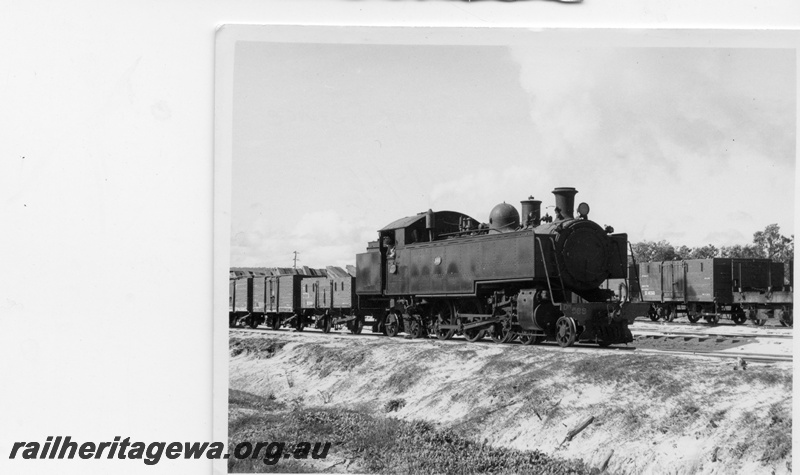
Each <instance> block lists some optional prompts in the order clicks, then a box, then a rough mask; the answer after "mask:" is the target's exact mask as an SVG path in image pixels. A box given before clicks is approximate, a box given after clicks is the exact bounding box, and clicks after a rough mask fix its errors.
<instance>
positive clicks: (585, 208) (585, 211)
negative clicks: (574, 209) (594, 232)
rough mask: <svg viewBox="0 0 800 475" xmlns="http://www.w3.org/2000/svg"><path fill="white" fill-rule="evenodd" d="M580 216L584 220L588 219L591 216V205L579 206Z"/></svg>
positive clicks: (583, 204) (582, 204)
mask: <svg viewBox="0 0 800 475" xmlns="http://www.w3.org/2000/svg"><path fill="white" fill-rule="evenodd" d="M578 216H579V217H580V218H582V219H586V217H587V216H589V205H588V204H586V203H581V204H579V205H578Z"/></svg>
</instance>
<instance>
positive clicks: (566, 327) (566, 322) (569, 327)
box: [556, 316, 578, 348]
mask: <svg viewBox="0 0 800 475" xmlns="http://www.w3.org/2000/svg"><path fill="white" fill-rule="evenodd" d="M577 337H578V329H577V327H576V326H575V320H573V319H572V318H570V317H566V316H565V317H561V318H559V319H558V321H557V322H556V341H557V342H558V344H559V345H560V346H561V347H562V348H566V347H568V346H572V345H573V344H574V343H575V339H576V338H577Z"/></svg>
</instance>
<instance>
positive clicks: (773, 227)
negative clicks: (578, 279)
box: [631, 224, 794, 277]
mask: <svg viewBox="0 0 800 475" xmlns="http://www.w3.org/2000/svg"><path fill="white" fill-rule="evenodd" d="M631 247H632V248H633V257H634V258H635V259H636V262H637V263H639V262H654V261H672V260H682V259H709V258H712V257H734V258H767V259H772V260H773V261H776V262H783V263H788V262H790V261H792V260H793V259H794V234H792V235H791V236H789V237H786V236H784V235H782V234H781V228H780V226H778V225H777V224H770V225H769V226H767V227H766V228H764V230H763V231H756V232H755V233H754V234H753V242H752V244H744V245H742V244H735V245H733V246H721V247H716V246H714V245H713V244H706V245H705V246H699V247H694V248H692V247H687V246H680V247H675V246H673V245H672V244H670V243H669V242H668V241H666V240H661V241H658V242H655V241H642V242H637V243H634V244H632V246H631ZM786 272H787V277H788V269H787V271H786Z"/></svg>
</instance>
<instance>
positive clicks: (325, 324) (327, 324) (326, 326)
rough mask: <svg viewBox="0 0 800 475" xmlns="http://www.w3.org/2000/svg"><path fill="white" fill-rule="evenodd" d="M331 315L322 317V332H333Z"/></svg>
mask: <svg viewBox="0 0 800 475" xmlns="http://www.w3.org/2000/svg"><path fill="white" fill-rule="evenodd" d="M331 320H333V319H332V318H331V317H322V333H330V332H331V326H332V325H331Z"/></svg>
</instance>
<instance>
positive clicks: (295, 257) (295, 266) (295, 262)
mask: <svg viewBox="0 0 800 475" xmlns="http://www.w3.org/2000/svg"><path fill="white" fill-rule="evenodd" d="M292 253H293V254H294V259H292V260H293V261H294V268H295V269H297V255H298V254H300V253H299V252H297V251H292Z"/></svg>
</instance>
